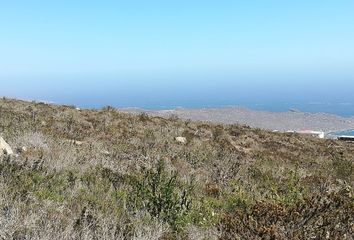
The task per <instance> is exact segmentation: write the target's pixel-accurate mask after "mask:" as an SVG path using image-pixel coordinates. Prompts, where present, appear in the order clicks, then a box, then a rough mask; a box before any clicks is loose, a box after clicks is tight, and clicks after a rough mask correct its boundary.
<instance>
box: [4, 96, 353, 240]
mask: <svg viewBox="0 0 354 240" xmlns="http://www.w3.org/2000/svg"><path fill="white" fill-rule="evenodd" d="M0 106H1V107H0V130H1V134H2V136H3V137H4V138H5V139H6V140H7V141H8V142H9V144H10V145H11V147H12V148H13V150H14V151H16V153H17V154H18V156H17V157H15V156H12V157H3V158H1V159H0V238H2V239H51V240H53V239H156V240H157V239H193V240H194V239H311V238H314V239H325V238H328V239H351V237H352V236H353V230H354V225H353V216H354V210H353V202H354V199H353V190H352V189H353V187H354V184H353V181H354V176H353V160H354V145H351V144H346V143H341V142H336V141H332V140H317V139H312V138H308V137H306V138H303V137H301V136H298V135H286V134H279V133H270V132H267V131H263V130H260V129H257V130H253V129H251V128H248V127H243V126H239V125H230V126H228V125H213V124H209V123H199V122H185V121H183V120H181V119H178V118H175V117H172V118H171V119H163V118H158V117H151V116H148V115H146V114H142V115H140V116H135V115H129V114H123V113H119V112H117V111H116V110H114V109H113V108H105V109H103V110H100V111H93V110H80V111H78V110H76V109H74V108H67V107H63V106H53V105H47V104H37V103H27V102H21V101H13V100H0ZM178 136H183V137H186V138H187V143H186V144H178V143H177V142H176V141H175V138H176V137H178ZM23 147H25V148H23Z"/></svg>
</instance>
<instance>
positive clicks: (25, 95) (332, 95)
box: [0, 75, 354, 117]
mask: <svg viewBox="0 0 354 240" xmlns="http://www.w3.org/2000/svg"><path fill="white" fill-rule="evenodd" d="M2 79H5V78H2ZM24 79H25V78H8V79H7V81H3V80H1V81H0V82H1V84H2V87H1V88H0V95H1V96H6V97H12V98H19V99H26V100H39V101H46V102H51V103H56V104H70V105H76V106H78V107H82V108H101V107H103V106H106V105H111V106H114V107H117V108H126V107H138V108H145V109H173V108H177V107H183V108H216V107H230V106H241V107H246V108H250V109H256V110H265V111H273V112H285V111H289V110H292V111H297V110H298V111H303V112H311V113H316V112H324V113H330V114H336V115H340V116H344V117H350V116H354V94H352V89H354V79H350V78H342V80H333V78H329V77H327V78H326V77H323V79H324V80H322V81H319V80H317V81H315V82H316V83H312V81H311V80H309V79H308V78H305V77H301V78H300V77H299V78H297V76H293V77H282V78H277V79H275V80H274V79H273V80H272V81H269V79H263V78H260V77H258V78H255V77H253V78H251V77H247V76H237V77H225V76H213V75H211V76H204V77H201V76H193V77H188V76H173V77H171V76H164V77H151V76H141V77H134V78H133V77H112V76H103V75H102V76H90V77H82V76H81V77H69V76H60V77H56V78H53V77H48V78H45V77H38V78H35V79H34V78H31V79H26V80H24ZM284 79H286V80H284ZM297 79H300V80H297ZM317 79H318V77H317ZM270 82H271V84H270Z"/></svg>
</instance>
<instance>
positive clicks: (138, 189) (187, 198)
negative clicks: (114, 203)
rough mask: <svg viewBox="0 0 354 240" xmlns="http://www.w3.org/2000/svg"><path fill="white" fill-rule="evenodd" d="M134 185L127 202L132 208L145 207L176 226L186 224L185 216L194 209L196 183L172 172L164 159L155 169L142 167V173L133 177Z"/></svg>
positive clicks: (154, 214) (153, 214) (140, 208)
mask: <svg viewBox="0 0 354 240" xmlns="http://www.w3.org/2000/svg"><path fill="white" fill-rule="evenodd" d="M131 186H132V191H131V194H130V195H129V202H128V206H129V207H130V208H131V209H135V210H137V211H142V210H146V211H148V212H149V213H150V214H151V216H153V217H156V218H159V219H162V220H163V221H166V222H168V223H169V224H171V226H172V227H173V228H177V227H178V226H177V225H180V224H183V218H184V217H185V216H186V215H187V213H188V212H189V211H190V209H191V204H192V198H191V192H192V189H193V184H192V183H190V184H189V185H185V184H183V183H181V182H180V181H179V180H178V178H177V173H176V172H173V173H171V174H169V173H168V172H167V171H166V169H165V163H164V162H163V161H162V160H161V161H159V162H158V163H157V166H156V167H155V169H151V170H143V176H142V177H139V176H137V177H134V178H132V179H131Z"/></svg>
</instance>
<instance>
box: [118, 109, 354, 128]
mask: <svg viewBox="0 0 354 240" xmlns="http://www.w3.org/2000/svg"><path fill="white" fill-rule="evenodd" d="M122 111H124V112H130V113H140V112H145V113H148V114H151V115H153V116H161V117H168V116H170V115H176V116H178V117H180V118H182V119H191V120H194V121H210V122H214V123H223V124H235V123H237V124H245V125H248V126H251V127H255V128H262V129H266V130H279V131H288V130H305V129H306V130H317V131H324V132H327V133H329V132H334V131H343V130H350V129H354V118H344V117H339V116H336V115H331V114H326V113H304V112H300V111H289V112H266V111H258V110H251V109H245V108H237V107H233V108H202V109H184V108H178V109H173V110H155V111H154V110H144V109H136V108H135V109H134V108H130V109H122Z"/></svg>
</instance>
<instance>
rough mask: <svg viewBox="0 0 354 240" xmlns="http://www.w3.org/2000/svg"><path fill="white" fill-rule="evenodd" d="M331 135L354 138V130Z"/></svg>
mask: <svg viewBox="0 0 354 240" xmlns="http://www.w3.org/2000/svg"><path fill="white" fill-rule="evenodd" d="M331 135H332V136H354V130H349V131H341V132H336V133H333V134H331Z"/></svg>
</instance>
